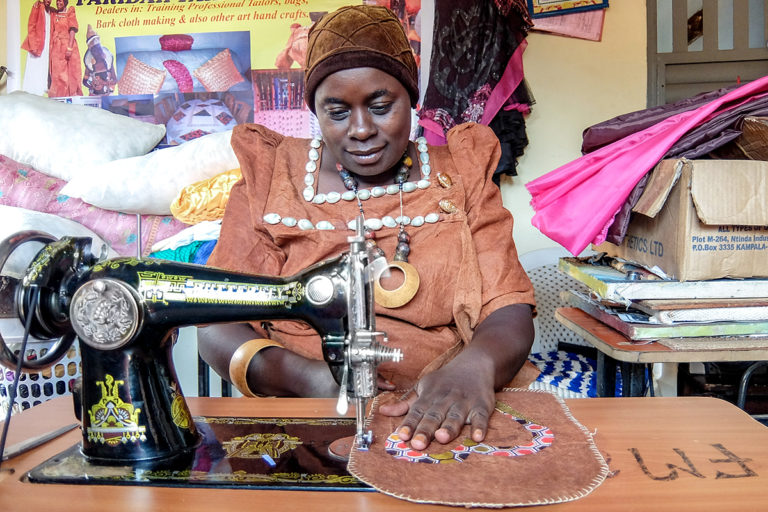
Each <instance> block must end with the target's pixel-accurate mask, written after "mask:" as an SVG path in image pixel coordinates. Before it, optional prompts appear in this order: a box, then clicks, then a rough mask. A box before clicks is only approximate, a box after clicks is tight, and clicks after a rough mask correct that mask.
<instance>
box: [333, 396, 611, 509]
mask: <svg viewBox="0 0 768 512" xmlns="http://www.w3.org/2000/svg"><path fill="white" fill-rule="evenodd" d="M397 399H398V397H397V396H396V395H394V394H392V393H384V394H382V395H379V396H378V397H377V398H376V399H375V400H374V403H373V406H372V407H373V408H372V410H373V411H374V413H373V415H372V417H371V418H370V419H369V426H368V428H370V429H371V430H372V431H373V439H374V441H373V444H372V445H371V448H370V450H369V451H359V450H357V448H353V449H352V453H351V454H350V459H349V467H348V469H349V471H350V473H351V474H352V475H353V476H355V477H356V478H357V479H359V480H361V481H363V482H365V483H367V484H368V485H371V486H372V487H374V488H375V489H377V490H379V491H381V492H383V493H385V494H389V495H391V496H395V497H397V498H402V499H405V500H408V501H413V502H417V503H435V504H443V505H457V506H464V507H489V508H501V507H513V506H527V505H542V504H549V503H561V502H566V501H573V500H576V499H578V498H582V497H584V496H586V495H587V494H589V493H590V492H592V491H593V490H594V489H596V488H597V487H598V486H599V485H600V484H601V483H602V482H603V481H604V480H605V478H606V476H607V474H608V465H607V464H606V462H605V460H604V459H603V457H602V455H601V454H600V452H599V451H598V449H597V447H596V446H595V443H594V441H593V438H592V434H590V432H589V431H588V430H587V429H586V428H585V427H584V426H583V425H581V424H580V423H579V422H578V421H576V419H575V418H574V417H573V416H572V415H571V413H570V411H569V410H568V408H567V407H566V405H565V403H564V402H563V401H562V400H561V399H559V398H558V397H556V396H555V395H553V394H551V393H547V392H540V391H532V390H521V389H505V390H504V391H501V392H499V393H497V394H496V400H497V402H496V403H497V408H496V410H495V411H494V413H493V415H492V416H491V420H490V425H489V429H488V435H487V436H486V439H485V440H484V441H483V443H480V444H477V443H472V442H471V441H469V439H470V435H469V429H470V427H469V426H465V427H464V429H463V430H462V432H461V434H460V435H459V437H458V438H457V440H456V441H454V442H452V443H450V444H448V445H441V444H440V443H437V442H434V443H432V444H431V445H430V446H429V447H428V448H427V450H426V451H425V453H426V454H427V455H428V457H425V456H423V455H422V453H421V452H417V451H416V450H411V449H410V446H408V447H407V448H406V447H405V446H404V444H403V443H400V447H398V443H397V441H396V439H392V437H390V435H391V434H393V433H394V432H395V429H396V428H397V426H398V425H399V424H400V422H401V421H402V419H403V418H392V417H387V416H383V415H381V414H379V413H378V408H379V406H380V405H381V404H383V403H387V402H390V401H394V400H397ZM515 418H518V419H517V421H516V420H515ZM388 438H389V439H391V441H390V442H389V443H387V441H388ZM473 445H474V446H473ZM387 450H389V451H390V452H391V453H387ZM451 450H453V453H451ZM469 451H471V452H472V453H469V455H466V453H467V452H469ZM393 454H396V455H398V456H400V457H402V458H396V457H395V455H393ZM438 461H440V462H438Z"/></svg>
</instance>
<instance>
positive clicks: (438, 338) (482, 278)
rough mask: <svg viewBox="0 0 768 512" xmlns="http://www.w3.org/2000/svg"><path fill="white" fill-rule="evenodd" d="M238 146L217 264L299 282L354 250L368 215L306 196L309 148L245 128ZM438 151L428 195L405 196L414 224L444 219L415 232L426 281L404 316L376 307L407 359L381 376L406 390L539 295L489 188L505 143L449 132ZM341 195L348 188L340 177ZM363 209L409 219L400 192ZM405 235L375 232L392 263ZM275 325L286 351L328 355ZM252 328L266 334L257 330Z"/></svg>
mask: <svg viewBox="0 0 768 512" xmlns="http://www.w3.org/2000/svg"><path fill="white" fill-rule="evenodd" d="M232 146H233V148H234V150H235V153H236V154H237V157H238V159H239V161H240V165H241V169H242V174H243V178H242V180H240V181H239V182H238V183H237V184H236V185H235V186H234V187H233V189H232V193H231V196H230V199H229V202H228V204H227V208H226V212H225V215H224V220H223V224H222V229H221V237H220V239H219V242H218V244H217V246H216V249H215V250H214V252H213V254H212V255H211V258H210V260H209V261H208V264H209V265H213V266H217V267H222V268H226V269H229V270H237V271H244V272H250V273H255V274H264V275H283V276H290V275H293V274H296V273H298V272H299V271H301V270H303V269H304V268H306V267H307V266H309V265H310V264H313V263H316V262H318V261H321V260H323V259H326V258H330V257H335V256H337V255H339V254H340V253H341V252H343V251H346V250H348V249H349V244H348V242H347V236H349V235H350V234H351V233H352V232H351V231H350V230H349V228H348V227H347V226H348V223H349V222H350V221H353V220H354V219H355V217H356V216H357V215H358V207H357V203H356V201H353V200H352V201H347V200H344V199H341V200H339V201H338V202H335V203H329V202H327V201H326V202H323V203H322V204H316V203H313V202H311V201H307V200H306V199H305V197H304V195H303V192H304V189H305V188H306V186H307V185H306V184H305V181H304V178H305V175H306V174H307V171H306V170H305V168H306V164H307V162H308V160H309V158H308V151H309V149H310V145H309V140H306V139H297V138H292V137H284V136H282V135H280V134H278V133H275V132H273V131H271V130H269V129H267V128H265V127H263V126H260V125H256V124H246V125H238V126H237V127H236V128H235V129H234V132H233V135H232ZM321 152H322V149H321ZM428 153H429V164H430V166H431V174H430V176H429V181H430V184H429V186H428V187H427V188H416V190H414V191H412V192H408V193H404V194H403V212H404V215H405V216H407V217H410V218H411V219H414V218H416V217H418V216H424V217H426V216H427V215H428V214H437V217H438V220H437V222H434V223H430V222H425V223H424V224H423V225H421V226H419V227H416V226H413V225H410V226H407V227H406V230H407V232H408V233H409V234H410V236H411V242H410V247H411V254H410V256H409V259H408V261H409V262H410V263H411V264H412V265H413V266H414V267H415V268H416V269H417V270H418V272H419V276H420V279H421V285H420V287H419V291H418V293H417V294H416V296H415V297H414V298H413V300H411V302H409V303H408V304H406V305H405V306H403V307H400V308H396V309H387V308H383V307H381V306H378V305H377V307H376V314H377V318H376V322H377V323H376V328H377V330H381V331H384V332H386V333H387V335H388V338H389V343H390V345H392V346H394V347H398V348H400V349H402V350H403V354H404V359H403V361H402V362H400V363H397V364H393V363H386V364H384V365H382V366H381V367H380V368H379V369H380V373H381V374H382V376H384V377H385V378H388V379H390V380H391V381H393V382H394V383H395V384H396V385H398V386H400V387H402V388H405V387H408V386H411V385H412V384H413V383H414V382H415V381H416V380H418V378H419V377H420V376H421V375H423V374H424V373H426V372H429V371H432V370H434V369H436V368H438V367H440V366H441V365H442V364H444V363H445V362H446V361H448V360H449V359H450V358H452V357H453V356H454V355H455V354H456V353H457V352H458V351H459V350H460V349H461V347H462V345H463V344H464V343H468V342H470V340H471V339H472V332H473V330H474V328H475V327H476V326H477V325H478V323H479V322H481V321H482V320H483V319H485V317H487V316H488V315H489V314H490V313H492V312H493V311H494V310H496V309H498V308H500V307H503V306H507V305H510V304H517V303H525V304H531V305H533V304H534V299H533V287H532V286H531V283H530V281H529V279H528V277H527V275H526V274H525V272H524V271H523V269H522V267H521V266H520V263H519V262H518V259H517V251H516V249H515V244H514V242H513V240H512V224H513V220H512V215H511V214H510V213H509V211H507V210H506V209H505V208H504V206H503V205H502V201H501V194H500V192H499V188H498V187H497V186H496V185H495V184H494V183H493V182H492V180H491V176H492V174H493V171H494V169H495V167H496V162H497V160H498V158H499V143H498V140H497V139H496V136H495V135H494V134H493V132H492V131H491V130H490V129H489V128H487V127H486V126H483V125H477V124H464V125H459V126H457V127H455V128H454V129H452V130H451V131H450V132H449V133H448V143H447V145H445V146H438V147H429V151H428ZM418 167H419V164H418V163H416V164H415V165H414V168H413V169H412V171H411V177H410V180H411V181H413V182H416V181H418V180H420V179H423V178H426V176H423V175H421V173H420V170H419V168H418ZM437 173H442V174H445V175H448V176H450V179H451V181H452V186H450V188H444V187H443V186H441V185H440V183H438V179H437ZM315 174H317V173H315ZM422 184H423V183H422ZM312 186H313V187H316V183H315V184H313V185H312ZM338 191H339V193H342V192H344V191H345V189H344V187H343V184H342V182H341V179H339V186H338ZM441 200H449V201H450V202H451V203H453V205H455V206H456V209H457V211H455V213H445V212H444V211H443V210H441V208H440V206H439V204H438V203H439V202H440V201H441ZM363 207H364V210H365V216H366V219H371V218H379V219H382V218H384V217H385V216H391V217H393V218H397V217H398V216H399V215H400V201H399V196H398V194H392V195H390V194H384V195H383V196H381V197H371V198H370V199H367V200H365V201H363ZM275 214H276V215H275ZM265 217H267V219H268V220H269V222H268V221H267V220H265ZM431 217H432V218H431V219H430V220H434V217H435V215H432V216H431ZM277 219H280V220H277ZM290 219H294V220H296V221H301V220H302V219H304V220H308V221H309V222H311V223H312V226H313V227H312V228H311V229H301V228H300V227H299V226H300V225H304V226H306V222H300V223H298V224H297V225H294V226H292V227H289V225H290V224H293V223H292V222H291V221H290ZM286 223H287V224H289V225H286ZM317 226H322V227H324V228H330V227H332V229H317ZM397 234H398V228H397V227H393V228H388V227H383V228H382V229H380V230H378V231H376V233H375V235H376V242H377V243H378V245H379V247H381V248H382V249H383V250H384V252H385V253H386V255H387V258H388V259H391V258H392V256H393V255H394V251H395V246H396V244H397ZM272 324H273V325H272V328H271V329H270V337H271V338H273V339H276V340H278V341H279V342H281V343H283V344H284V345H285V346H286V348H288V349H290V350H292V351H294V352H296V353H298V354H301V355H304V356H306V357H311V358H314V359H320V358H321V357H322V355H321V354H322V351H321V344H320V338H319V336H318V335H317V333H316V332H315V331H314V330H312V329H311V328H310V327H309V326H307V325H305V324H303V323H301V322H295V321H275V322H273V323H272ZM254 328H255V329H256V330H257V332H258V334H257V335H258V336H265V337H266V333H264V332H263V331H262V330H261V328H260V327H259V326H258V325H254Z"/></svg>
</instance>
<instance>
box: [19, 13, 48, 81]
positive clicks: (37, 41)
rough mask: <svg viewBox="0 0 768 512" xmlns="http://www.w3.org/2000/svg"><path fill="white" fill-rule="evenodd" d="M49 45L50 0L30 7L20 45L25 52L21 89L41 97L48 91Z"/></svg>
mask: <svg viewBox="0 0 768 512" xmlns="http://www.w3.org/2000/svg"><path fill="white" fill-rule="evenodd" d="M50 43H51V0H40V1H37V2H35V3H34V4H33V5H32V9H31V10H30V11H29V20H28V22H27V37H26V38H25V39H24V42H23V43H22V44H21V48H22V49H23V50H27V52H28V53H27V65H26V68H25V69H24V83H23V85H22V89H23V90H24V91H26V92H28V93H30V94H37V95H39V96H42V95H43V94H45V92H46V91H47V90H48V80H49V75H48V61H49V57H48V48H49V46H50Z"/></svg>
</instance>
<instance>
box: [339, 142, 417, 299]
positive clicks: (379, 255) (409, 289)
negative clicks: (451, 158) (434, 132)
mask: <svg viewBox="0 0 768 512" xmlns="http://www.w3.org/2000/svg"><path fill="white" fill-rule="evenodd" d="M428 161H429V160H428V157H427V162H428ZM412 165H413V160H412V159H411V157H410V156H408V154H407V152H406V153H405V154H404V155H403V158H402V160H401V165H400V169H398V171H397V174H396V175H395V180H394V184H395V185H397V189H398V194H399V198H400V216H399V217H398V224H399V228H400V231H399V232H398V234H397V247H396V249H395V256H394V261H392V262H390V263H386V255H385V254H384V250H383V249H382V248H381V247H379V246H378V245H377V244H376V240H375V235H374V232H373V230H372V229H370V228H369V227H368V226H366V227H365V247H366V249H367V251H368V259H369V261H370V262H371V264H372V268H373V269H374V272H375V278H376V279H375V284H374V290H375V293H374V297H375V300H376V302H377V303H378V304H379V305H381V306H384V307H386V308H399V307H401V306H404V305H406V304H408V303H409V302H410V301H411V299H413V297H414V296H415V295H416V292H417V291H418V290H419V282H420V279H419V273H418V271H417V270H416V268H415V267H414V266H413V265H411V264H410V263H408V255H409V254H410V253H411V246H410V242H411V237H410V236H409V235H408V233H407V232H406V231H405V219H406V217H405V214H404V213H403V184H404V183H406V182H407V181H408V175H409V174H410V171H411V166H412ZM425 165H429V164H428V163H426V164H425ZM336 170H337V171H338V173H339V177H340V178H341V181H342V182H343V183H344V187H345V188H346V189H347V190H349V191H352V192H354V194H355V197H356V198H357V209H358V210H359V211H360V215H361V216H362V218H363V223H364V224H365V211H364V210H363V202H362V200H361V199H360V194H359V190H358V181H357V178H356V177H355V175H354V174H352V173H351V172H349V171H348V170H347V169H345V168H344V167H343V166H342V165H341V164H340V163H336ZM390 268H398V269H400V271H401V272H402V273H403V276H404V279H403V282H402V284H401V285H400V286H399V287H397V288H395V289H394V290H388V289H386V288H384V287H383V286H381V277H382V275H383V273H384V271H385V270H388V269H390Z"/></svg>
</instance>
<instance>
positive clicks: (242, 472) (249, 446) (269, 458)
mask: <svg viewBox="0 0 768 512" xmlns="http://www.w3.org/2000/svg"><path fill="white" fill-rule="evenodd" d="M195 424H196V426H197V429H198V431H199V432H200V433H201V435H202V439H203V441H202V443H201V444H200V445H199V446H198V447H197V449H196V450H195V451H194V452H193V453H190V454H189V456H187V457H181V458H175V459H173V460H171V461H161V462H158V463H148V464H144V465H132V466H128V465H124V466H117V465H101V464H94V463H91V462H89V461H88V460H87V459H86V458H85V457H84V456H83V454H82V453H81V451H80V446H79V443H78V444H77V445H74V446H72V447H70V448H68V449H67V450H65V451H63V452H61V453H59V454H58V455H55V456H54V457H51V458H50V459H48V460H47V461H45V462H43V463H42V464H40V465H38V466H37V467H35V468H33V469H32V470H31V471H29V472H28V473H27V476H26V478H27V480H28V481H29V482H32V483H41V484H46V483H56V484H80V485H83V484H87V485H139V486H141V485H151V486H170V487H219V488H220V487H232V488H236V489H238V488H243V489H286V488H288V489H295V490H300V489H303V490H315V491H319V490H324V491H329V490H332V491H339V490H355V491H361V490H366V489H370V488H369V487H368V486H367V485H365V484H363V483H361V482H359V481H358V480H357V479H355V478H354V477H352V476H351V475H350V474H349V473H348V472H347V470H346V463H345V462H343V461H340V460H338V459H336V458H334V457H332V456H331V454H330V453H329V451H328V447H329V445H330V444H331V443H332V442H333V441H335V440H337V439H339V438H349V436H350V435H351V434H354V431H355V422H354V421H353V420H352V419H348V418H243V417H228V416H223V417H222V416H217V417H212V416H205V417H196V418H195Z"/></svg>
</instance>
